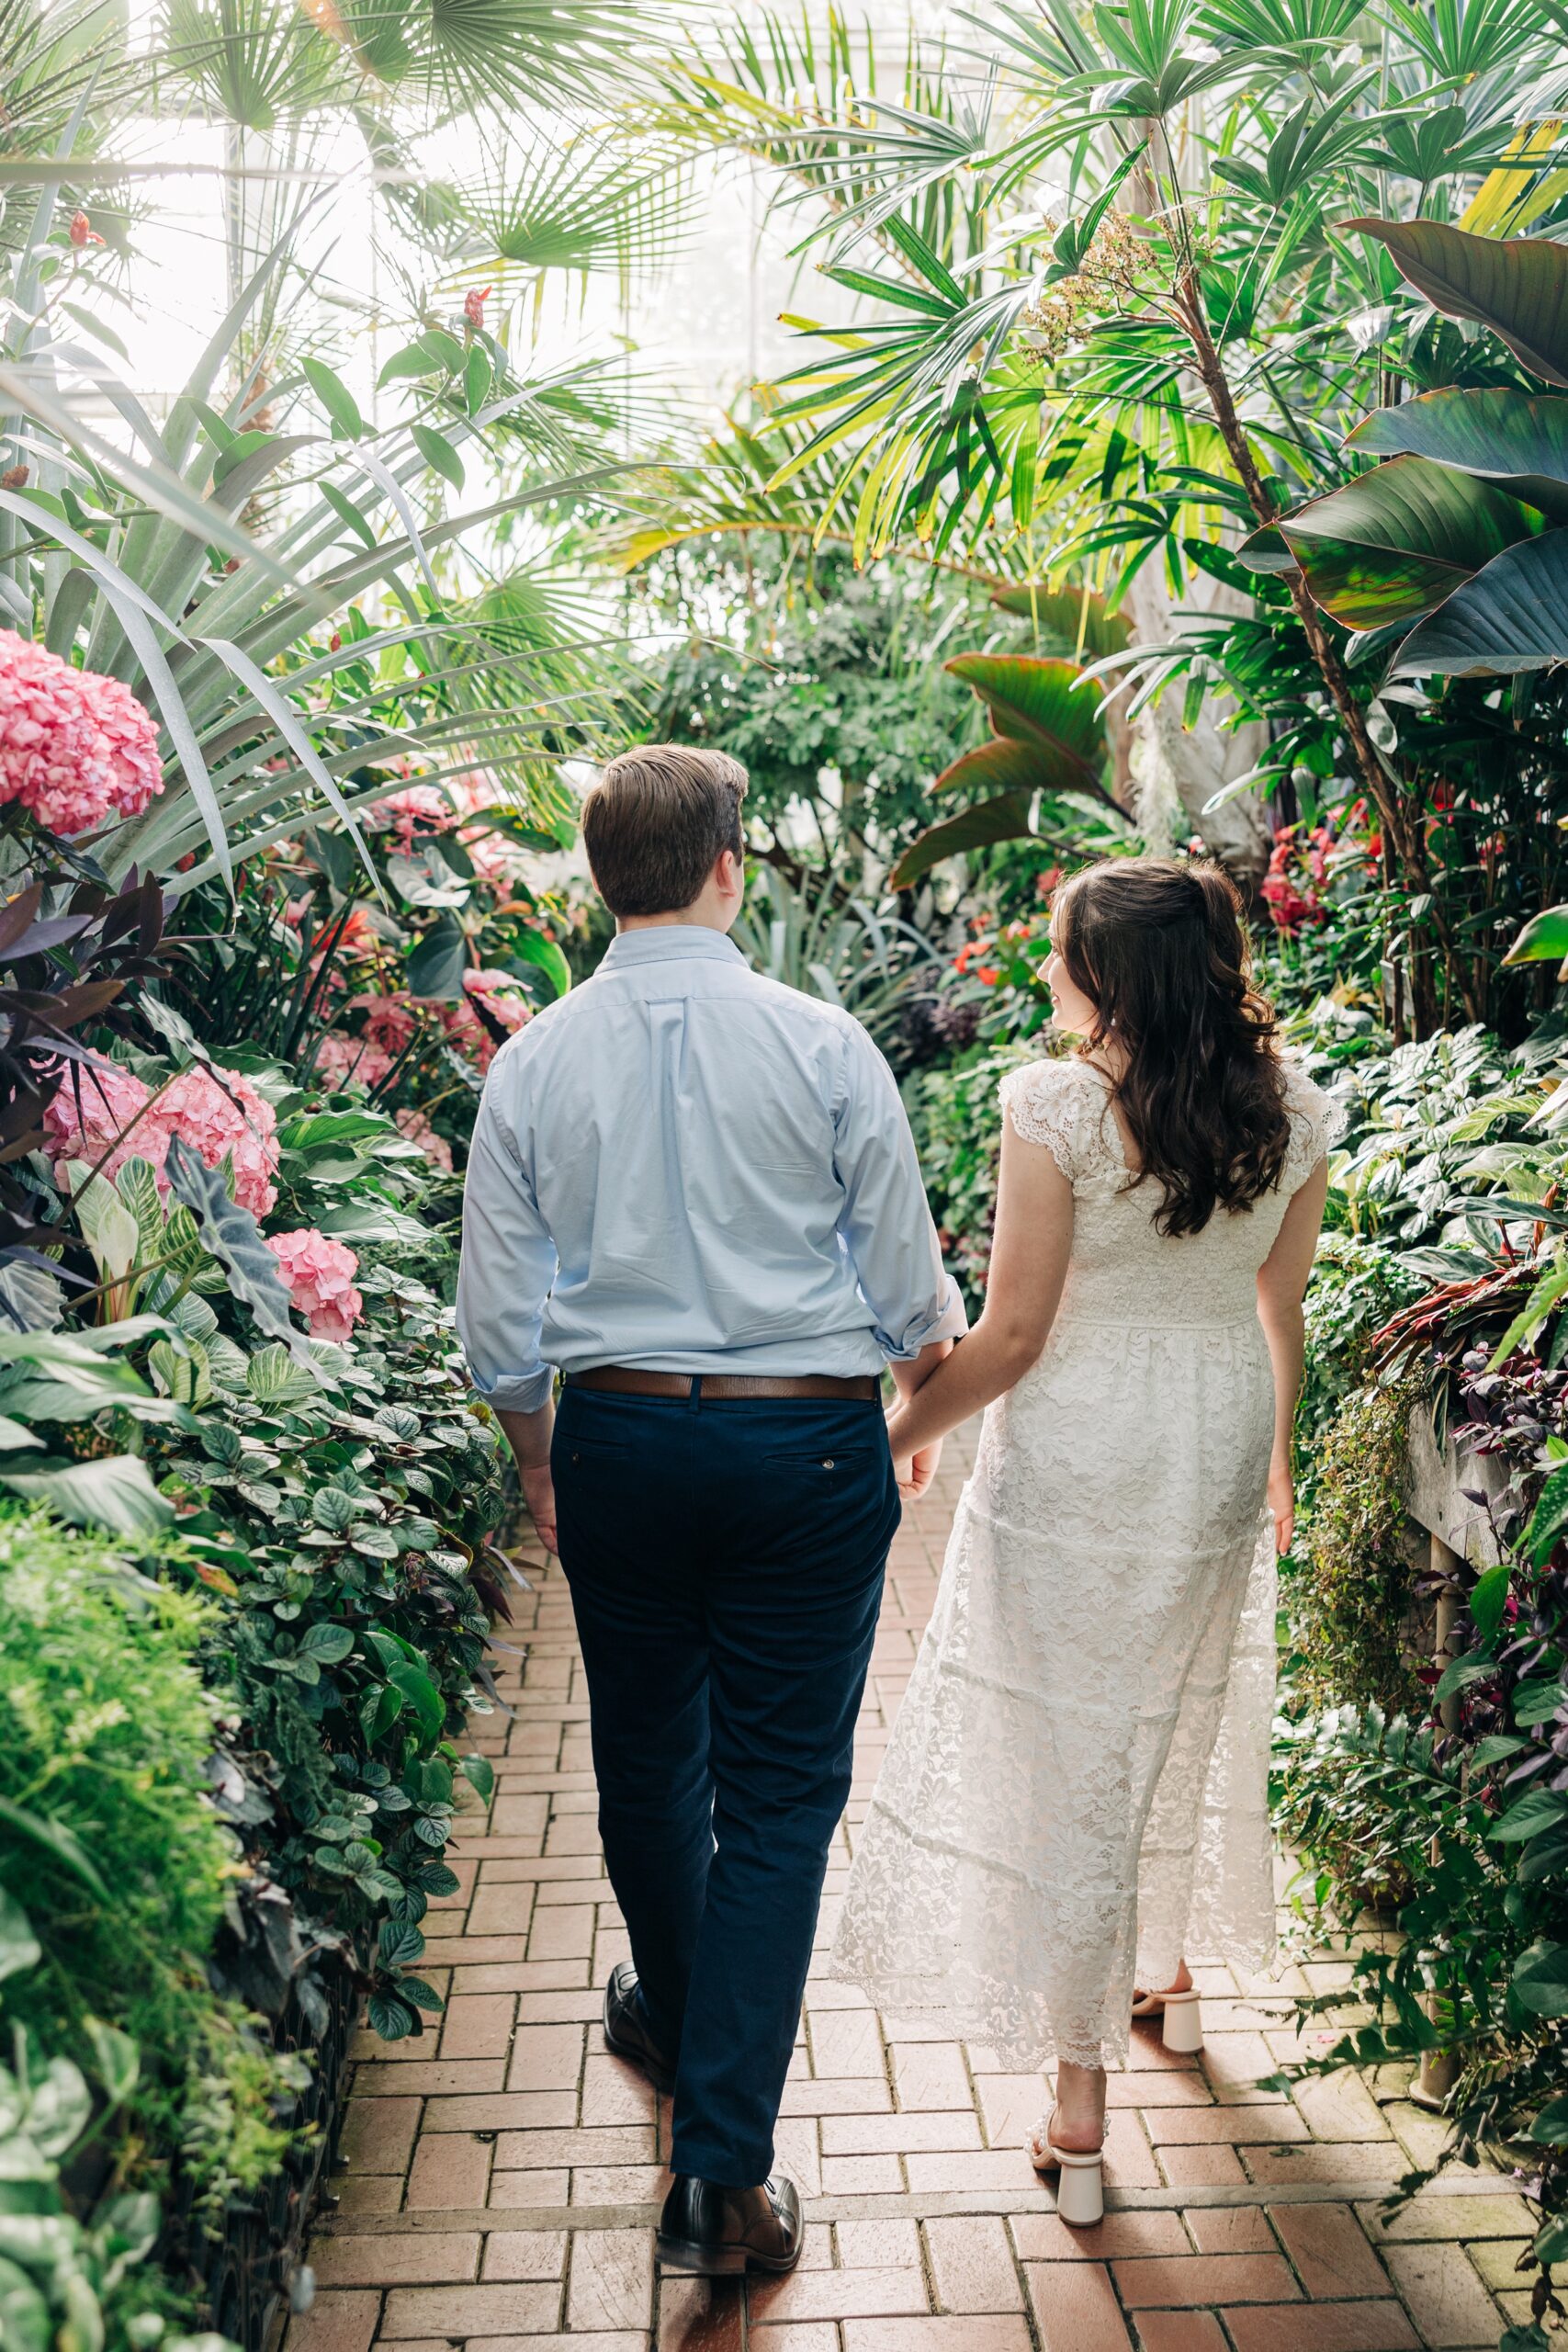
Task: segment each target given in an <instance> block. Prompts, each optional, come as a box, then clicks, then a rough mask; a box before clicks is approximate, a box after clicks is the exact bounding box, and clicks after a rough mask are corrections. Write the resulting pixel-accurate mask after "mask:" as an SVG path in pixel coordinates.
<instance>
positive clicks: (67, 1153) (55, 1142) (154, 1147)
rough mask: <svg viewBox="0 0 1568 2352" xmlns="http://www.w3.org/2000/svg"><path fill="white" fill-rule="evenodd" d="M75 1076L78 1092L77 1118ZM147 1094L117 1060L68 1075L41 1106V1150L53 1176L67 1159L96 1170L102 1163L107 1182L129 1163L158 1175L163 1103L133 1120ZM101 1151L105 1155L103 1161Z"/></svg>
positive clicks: (164, 1138) (165, 1134)
mask: <svg viewBox="0 0 1568 2352" xmlns="http://www.w3.org/2000/svg"><path fill="white" fill-rule="evenodd" d="M78 1076H79V1077H80V1080H81V1090H82V1107H81V1114H80V1116H79V1117H78V1114H77V1108H76V1080H77V1077H78ZM151 1098H152V1088H151V1087H150V1086H144V1085H143V1084H142V1082H141V1079H139V1078H138V1077H136V1076H135V1075H134V1073H133V1072H132V1071H130V1070H128V1069H121V1068H120V1066H119V1064H118V1062H104V1063H99V1064H97V1065H96V1066H95V1067H93V1068H92V1069H84V1070H81V1071H80V1072H78V1073H69V1072H68V1073H67V1076H66V1080H65V1083H64V1085H63V1086H62V1088H61V1090H60V1091H59V1093H58V1094H56V1095H55V1096H53V1098H52V1099H51V1101H50V1102H49V1103H46V1104H45V1106H44V1114H43V1130H44V1135H45V1136H46V1138H47V1145H46V1148H47V1149H48V1150H49V1152H50V1154H51V1158H52V1159H53V1160H54V1162H55V1167H56V1170H57V1172H58V1170H61V1169H62V1168H63V1166H64V1164H65V1162H66V1161H67V1160H69V1159H85V1161H86V1163H87V1165H88V1167H89V1168H95V1167H96V1166H97V1163H98V1161H99V1160H100V1159H103V1162H104V1164H103V1167H102V1169H101V1170H99V1173H100V1174H101V1175H103V1176H104V1177H106V1178H107V1180H108V1182H110V1183H112V1182H114V1179H115V1178H116V1176H118V1173H119V1171H120V1170H121V1169H122V1168H123V1167H124V1165H125V1163H126V1161H127V1160H128V1159H146V1160H150V1161H151V1162H152V1166H153V1167H154V1168H156V1169H157V1170H159V1171H160V1174H161V1172H162V1170H163V1165H164V1153H165V1152H166V1151H167V1150H168V1148H169V1131H168V1129H167V1128H166V1127H165V1126H164V1125H163V1124H162V1122H161V1120H160V1118H159V1116H158V1114H159V1112H161V1111H162V1109H163V1107H164V1105H163V1102H162V1100H160V1101H159V1103H157V1105H156V1106H155V1108H154V1109H153V1110H152V1111H149V1112H148V1114H147V1115H146V1117H145V1118H138V1117H137V1114H138V1113H139V1112H140V1111H141V1109H142V1107H143V1105H144V1104H145V1103H148V1102H149V1101H150V1100H151ZM133 1120H135V1122H136V1124H135V1125H134V1126H133V1125H131V1122H132V1121H133ZM128 1130H129V1132H128ZM106 1152H107V1154H108V1157H107V1159H104V1155H105V1153H106Z"/></svg>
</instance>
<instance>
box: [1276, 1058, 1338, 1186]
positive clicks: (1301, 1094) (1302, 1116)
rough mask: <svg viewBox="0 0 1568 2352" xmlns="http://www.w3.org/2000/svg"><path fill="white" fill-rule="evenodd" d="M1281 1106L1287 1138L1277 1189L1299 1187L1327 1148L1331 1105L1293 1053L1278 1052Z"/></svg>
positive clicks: (1332, 1116) (1332, 1111)
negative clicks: (1288, 1127) (1281, 1073)
mask: <svg viewBox="0 0 1568 2352" xmlns="http://www.w3.org/2000/svg"><path fill="white" fill-rule="evenodd" d="M1280 1063H1281V1066H1282V1068H1283V1069H1284V1073H1285V1108H1286V1110H1287V1111H1288V1113H1289V1114H1290V1120H1291V1140H1290V1142H1289V1144H1288V1145H1287V1146H1286V1148H1285V1158H1284V1162H1283V1165H1282V1166H1281V1168H1280V1191H1281V1192H1282V1193H1294V1192H1297V1191H1299V1190H1300V1188H1301V1186H1302V1185H1303V1184H1304V1183H1305V1182H1306V1180H1307V1178H1308V1177H1309V1176H1310V1175H1311V1174H1312V1171H1313V1170H1314V1168H1315V1167H1316V1166H1317V1163H1318V1161H1319V1160H1320V1159H1322V1158H1323V1156H1324V1154H1325V1152H1326V1150H1327V1149H1328V1146H1329V1141H1330V1137H1331V1135H1332V1131H1333V1118H1334V1106H1333V1104H1332V1103H1330V1101H1329V1099H1328V1097H1327V1095H1326V1094H1325V1092H1324V1091H1323V1089H1322V1087H1321V1086H1317V1085H1314V1082H1313V1080H1311V1079H1310V1078H1309V1077H1308V1076H1307V1074H1306V1072H1305V1070H1304V1069H1303V1068H1302V1066H1301V1064H1300V1063H1299V1062H1298V1061H1297V1060H1296V1059H1295V1057H1293V1055H1291V1054H1282V1055H1281V1056H1280Z"/></svg>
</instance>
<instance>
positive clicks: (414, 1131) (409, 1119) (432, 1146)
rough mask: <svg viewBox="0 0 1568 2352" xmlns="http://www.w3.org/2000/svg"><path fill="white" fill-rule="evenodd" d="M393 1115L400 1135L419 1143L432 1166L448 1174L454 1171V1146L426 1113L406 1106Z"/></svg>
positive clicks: (411, 1141)
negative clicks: (439, 1132) (439, 1131)
mask: <svg viewBox="0 0 1568 2352" xmlns="http://www.w3.org/2000/svg"><path fill="white" fill-rule="evenodd" d="M392 1117H393V1119H394V1120H395V1122H396V1123H397V1127H398V1132H399V1133H400V1135H402V1136H406V1137H407V1139H408V1141H409V1142H410V1143H416V1144H418V1146H419V1148H420V1149H421V1151H423V1154H424V1156H425V1158H426V1159H428V1160H429V1162H430V1164H431V1166H432V1168H442V1169H445V1170H446V1173H447V1175H448V1176H450V1174H451V1173H452V1147H451V1145H450V1144H449V1143H448V1142H447V1140H446V1136H444V1135H440V1134H438V1133H437V1131H436V1130H435V1128H434V1127H433V1126H432V1125H431V1124H430V1121H429V1120H428V1119H427V1118H426V1117H425V1115H424V1113H423V1111H414V1110H410V1109H409V1108H408V1107H407V1106H405V1107H404V1108H403V1109H402V1110H400V1111H394V1112H393V1114H392Z"/></svg>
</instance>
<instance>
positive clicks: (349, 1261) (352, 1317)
mask: <svg viewBox="0 0 1568 2352" xmlns="http://www.w3.org/2000/svg"><path fill="white" fill-rule="evenodd" d="M266 1246H267V1248H268V1249H269V1250H271V1251H272V1254H273V1256H274V1257H275V1258H276V1260H277V1263H278V1267H279V1270H280V1272H282V1275H283V1279H284V1281H285V1283H287V1284H288V1295H289V1296H290V1298H292V1300H293V1301H294V1304H295V1306H297V1307H298V1308H299V1312H300V1314H301V1315H302V1316H303V1317H305V1320H306V1321H307V1323H309V1325H310V1336H311V1337H312V1339H316V1340H346V1339H347V1338H348V1336H349V1334H350V1333H351V1332H352V1330H353V1329H354V1327H355V1324H356V1323H357V1322H358V1320H359V1318H360V1317H361V1316H362V1315H363V1314H364V1312H365V1301H364V1299H363V1298H362V1297H361V1296H360V1294H359V1293H358V1291H356V1290H355V1287H354V1277H355V1274H356V1273H357V1272H359V1261H358V1259H357V1258H356V1257H355V1254H354V1252H353V1250H350V1249H349V1248H348V1247H347V1246H346V1245H345V1244H344V1242H342V1241H333V1239H332V1238H331V1237H330V1235H328V1234H325V1233H318V1232H317V1230H316V1228H315V1227H314V1226H311V1225H302V1226H300V1227H299V1230H298V1231H297V1232H294V1233H269V1234H268V1235H267V1238H266Z"/></svg>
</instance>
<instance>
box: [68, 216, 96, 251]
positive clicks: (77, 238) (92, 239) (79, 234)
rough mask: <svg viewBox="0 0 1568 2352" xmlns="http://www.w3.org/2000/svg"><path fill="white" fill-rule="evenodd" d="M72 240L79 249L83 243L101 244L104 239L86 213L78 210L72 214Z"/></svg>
mask: <svg viewBox="0 0 1568 2352" xmlns="http://www.w3.org/2000/svg"><path fill="white" fill-rule="evenodd" d="M71 242H72V243H73V245H74V246H76V247H77V249H78V251H79V250H80V249H81V247H82V246H83V245H101V244H102V243H103V242H104V241H103V239H102V238H101V237H100V236H99V234H98V232H97V231H96V229H95V228H94V226H93V224H92V222H91V221H90V220H88V218H87V216H86V214H85V212H77V213H73V215H72V220H71Z"/></svg>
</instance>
